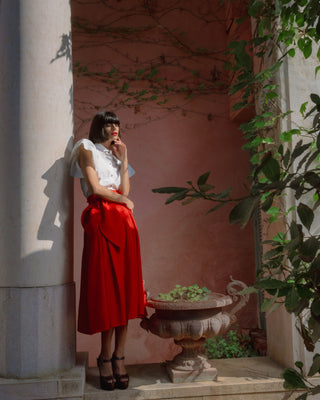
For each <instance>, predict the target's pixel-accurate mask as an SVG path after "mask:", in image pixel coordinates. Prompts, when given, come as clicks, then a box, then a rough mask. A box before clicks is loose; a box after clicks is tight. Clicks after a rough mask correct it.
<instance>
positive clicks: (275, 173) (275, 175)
mask: <svg viewBox="0 0 320 400" xmlns="http://www.w3.org/2000/svg"><path fill="white" fill-rule="evenodd" d="M262 172H263V173H264V174H265V176H266V177H267V178H268V179H270V181H271V182H274V181H277V180H279V178H280V165H279V163H278V161H277V160H275V159H274V158H273V157H270V158H269V159H268V160H267V161H266V163H265V164H264V166H263V167H262Z"/></svg>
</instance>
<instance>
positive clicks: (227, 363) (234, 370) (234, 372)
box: [84, 357, 286, 400]
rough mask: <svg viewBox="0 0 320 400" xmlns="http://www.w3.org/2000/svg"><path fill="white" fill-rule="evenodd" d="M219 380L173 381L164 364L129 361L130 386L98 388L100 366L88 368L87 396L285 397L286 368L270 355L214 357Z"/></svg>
mask: <svg viewBox="0 0 320 400" xmlns="http://www.w3.org/2000/svg"><path fill="white" fill-rule="evenodd" d="M212 366H213V367H216V368H217V369H218V379H217V381H205V382H185V383H172V382H171V381H170V380H169V377H168V374H167V371H166V367H165V366H164V365H161V364H149V365H131V366H130V365H129V366H128V368H127V369H128V373H129V375H130V385H129V388H128V389H127V390H124V391H121V390H117V389H116V390H114V391H111V392H105V391H103V390H101V389H100V388H99V372H98V369H97V368H89V370H88V372H87V383H86V386H85V394H84V400H102V399H108V400H158V399H159V400H160V399H161V400H173V399H175V400H211V399H212V400H258V399H259V400H282V399H283V396H284V393H285V392H286V391H285V390H284V389H283V380H282V379H281V378H280V376H281V373H282V371H283V368H282V367H281V366H279V365H277V364H276V363H274V362H273V361H272V360H270V359H269V358H268V357H254V358H242V359H224V360H214V361H213V362H212Z"/></svg>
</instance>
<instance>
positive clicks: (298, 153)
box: [291, 140, 311, 160]
mask: <svg viewBox="0 0 320 400" xmlns="http://www.w3.org/2000/svg"><path fill="white" fill-rule="evenodd" d="M310 146H311V145H310V144H309V143H307V144H304V145H302V140H300V141H299V142H298V143H297V145H296V146H295V148H294V150H293V152H292V154H291V157H292V159H293V160H294V159H296V158H297V157H299V156H301V154H302V153H304V152H305V151H306V150H308V149H309V148H310Z"/></svg>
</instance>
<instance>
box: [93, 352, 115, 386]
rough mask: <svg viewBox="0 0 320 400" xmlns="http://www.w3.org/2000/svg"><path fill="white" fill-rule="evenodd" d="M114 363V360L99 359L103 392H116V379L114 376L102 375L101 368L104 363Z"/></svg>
mask: <svg viewBox="0 0 320 400" xmlns="http://www.w3.org/2000/svg"><path fill="white" fill-rule="evenodd" d="M108 362H112V358H109V359H106V358H101V357H98V358H97V365H98V368H99V374H100V387H101V389H103V390H114V388H115V385H116V379H115V377H114V376H113V375H108V376H103V375H101V369H100V368H101V367H102V365H103V364H104V363H108Z"/></svg>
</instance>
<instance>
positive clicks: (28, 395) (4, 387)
mask: <svg viewBox="0 0 320 400" xmlns="http://www.w3.org/2000/svg"><path fill="white" fill-rule="evenodd" d="M87 359H88V354H87V353H79V354H77V363H76V365H75V366H74V367H73V368H71V369H70V370H68V371H65V372H62V373H59V374H55V375H49V376H46V377H43V378H38V379H4V378H0V399H6V400H17V399H24V400H35V399H48V400H49V399H52V400H63V399H65V400H67V399H68V400H69V399H71V398H72V400H82V399H83V393H84V385H85V381H86V366H87Z"/></svg>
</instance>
